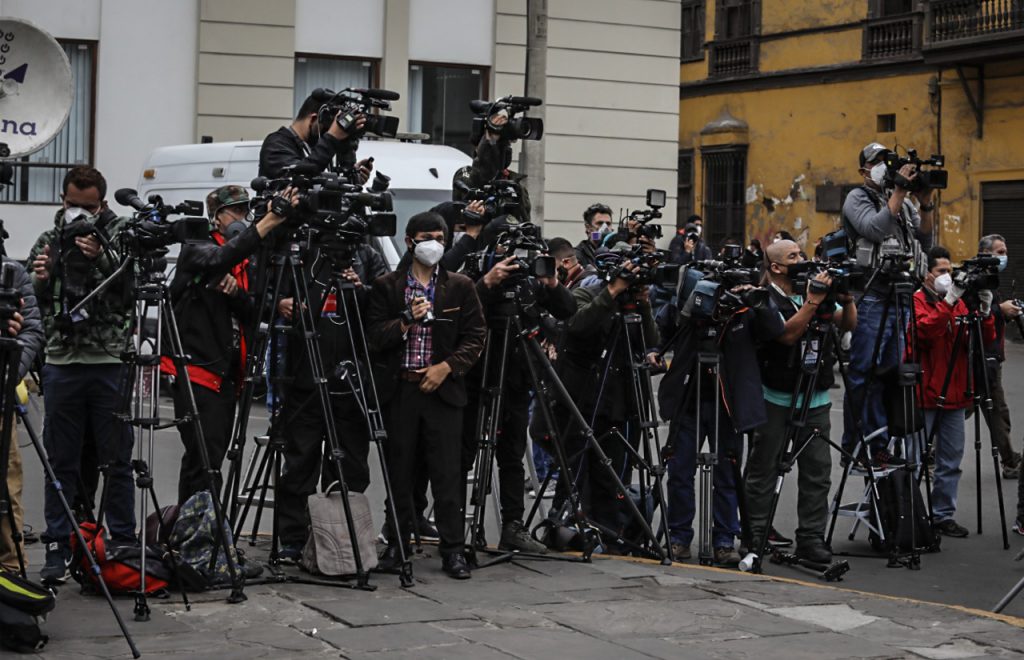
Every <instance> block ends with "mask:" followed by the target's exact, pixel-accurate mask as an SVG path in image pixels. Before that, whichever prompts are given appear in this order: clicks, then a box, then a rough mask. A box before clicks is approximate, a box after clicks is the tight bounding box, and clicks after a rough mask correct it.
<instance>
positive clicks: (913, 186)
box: [883, 149, 949, 192]
mask: <svg viewBox="0 0 1024 660" xmlns="http://www.w3.org/2000/svg"><path fill="white" fill-rule="evenodd" d="M883 162H884V163H885V169H886V175H885V178H886V181H887V183H891V184H894V185H897V186H899V187H901V188H905V189H907V190H909V191H910V192H919V191H921V190H928V189H935V190H944V189H945V188H946V184H947V183H948V180H949V172H948V171H947V170H944V169H942V167H943V166H944V165H945V164H946V158H945V156H942V155H941V154H932V157H931V158H928V159H922V158H920V157H918V155H917V150H916V149H907V157H906V158H902V157H900V155H899V154H898V153H896V151H895V150H893V151H887V152H885V156H884V157H883ZM904 165H913V166H915V168H916V170H917V176H916V177H915V178H914V179H907V178H906V177H904V176H903V175H902V174H900V168H902V167H903V166H904ZM924 166H928V167H930V168H933V169H928V170H926V169H923V167H924Z"/></svg>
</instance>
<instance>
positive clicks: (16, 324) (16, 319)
mask: <svg viewBox="0 0 1024 660" xmlns="http://www.w3.org/2000/svg"><path fill="white" fill-rule="evenodd" d="M24 322H25V318H24V317H23V316H22V315H21V312H15V313H14V315H13V316H11V318H10V319H9V320H8V321H7V334H9V335H10V336H12V337H17V336H18V333H19V332H21V324H22V323H24Z"/></svg>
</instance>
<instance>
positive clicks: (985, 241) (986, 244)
mask: <svg viewBox="0 0 1024 660" xmlns="http://www.w3.org/2000/svg"><path fill="white" fill-rule="evenodd" d="M978 254H979V255H990V256H995V257H998V258H999V271H1000V272H1003V271H1004V270H1006V265H1007V263H1008V260H1009V252H1008V250H1007V248H1006V239H1005V238H1003V237H1002V236H1000V235H999V234H990V235H988V236H982V238H981V240H980V241H979V242H978ZM992 295H993V296H994V299H993V301H992V303H993V304H992V316H993V317H994V318H995V323H996V339H995V341H993V342H992V343H990V344H987V345H986V346H985V364H986V365H987V367H988V384H989V388H990V392H989V394H990V396H991V397H992V412H993V414H992V415H991V416H990V417H989V421H990V425H991V430H992V444H994V445H995V446H996V447H997V448H998V449H999V459H1000V463H1001V464H1002V472H1003V478H1004V479H1017V478H1019V476H1020V452H1015V451H1013V443H1012V441H1011V440H1010V408H1009V406H1007V405H1006V393H1005V392H1004V391H1003V362H1005V361H1006V323H1007V321H1008V320H1014V319H1017V318H1019V317H1020V315H1021V312H1022V311H1024V310H1021V308H1020V307H1018V306H1017V302H1018V301H1016V300H1003V299H1002V296H1000V295H999V291H995V290H994V291H992Z"/></svg>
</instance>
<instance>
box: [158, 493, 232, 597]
mask: <svg viewBox="0 0 1024 660" xmlns="http://www.w3.org/2000/svg"><path fill="white" fill-rule="evenodd" d="M216 529H217V516H216V515H215V514H214V509H213V497H212V496H211V495H210V491H208V490H201V491H199V492H198V493H195V494H194V495H192V497H190V498H188V499H187V500H186V501H185V503H184V504H182V505H181V507H180V509H179V510H178V519H177V520H176V521H175V522H174V529H172V530H171V535H170V539H169V545H170V547H171V549H172V550H173V551H175V552H177V555H178V574H179V575H180V576H181V580H182V582H184V585H183V586H184V587H185V588H186V589H190V590H194V591H202V590H205V589H209V588H210V587H212V586H214V585H218V584H230V583H231V572H230V570H229V569H228V558H227V557H226V556H225V555H224V549H223V546H222V544H221V542H220V540H219V539H218V538H217V536H216V533H215V530H216ZM223 533H224V536H225V537H226V538H227V542H228V549H229V551H230V552H231V556H232V559H233V560H234V562H235V566H236V567H239V569H240V562H239V556H238V553H237V552H236V550H235V544H234V541H233V540H232V536H231V529H230V528H229V527H228V526H226V525H225V527H224V530H223ZM215 551H216V553H217V562H216V564H215V565H214V567H213V569H212V570H211V569H210V559H211V558H212V557H213V553H214V552H215Z"/></svg>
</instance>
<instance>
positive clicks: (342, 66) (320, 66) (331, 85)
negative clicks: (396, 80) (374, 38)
mask: <svg viewBox="0 0 1024 660" xmlns="http://www.w3.org/2000/svg"><path fill="white" fill-rule="evenodd" d="M376 76H377V65H376V62H373V61H370V60H359V59H347V58H341V57H329V56H321V55H296V56H295V95H294V106H295V107H294V110H293V111H292V116H293V117H294V116H295V115H297V114H299V108H300V107H302V102H303V101H305V100H306V98H307V97H308V96H309V95H310V94H311V93H312V92H313V90H314V89H316V88H318V87H322V88H324V89H330V90H333V91H335V92H337V91H340V90H343V89H345V88H346V87H373V86H374V84H375V81H376Z"/></svg>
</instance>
